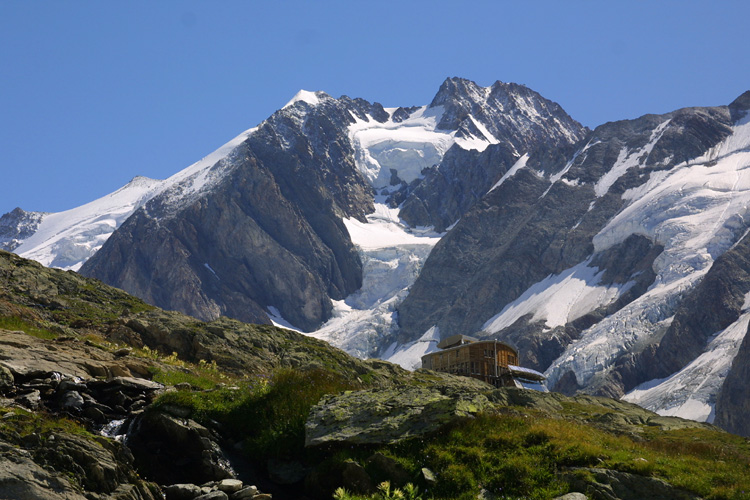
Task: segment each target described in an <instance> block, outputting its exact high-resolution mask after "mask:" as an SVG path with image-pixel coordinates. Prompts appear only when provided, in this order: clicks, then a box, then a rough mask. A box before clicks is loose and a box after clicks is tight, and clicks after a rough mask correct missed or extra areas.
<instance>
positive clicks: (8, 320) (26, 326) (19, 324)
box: [0, 316, 57, 340]
mask: <svg viewBox="0 0 750 500" xmlns="http://www.w3.org/2000/svg"><path fill="white" fill-rule="evenodd" d="M0 328H3V329H5V330H20V331H22V332H24V333H26V334H28V335H31V336H33V337H38V338H40V339H45V340H52V339H56V338H57V334H56V333H54V332H51V331H49V330H46V329H44V328H38V327H36V326H34V325H33V324H32V323H30V322H28V321H26V320H23V319H21V318H19V317H18V316H0Z"/></svg>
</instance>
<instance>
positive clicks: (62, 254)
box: [0, 129, 252, 271]
mask: <svg viewBox="0 0 750 500" xmlns="http://www.w3.org/2000/svg"><path fill="white" fill-rule="evenodd" d="M250 133H252V129H251V130H248V131H246V132H244V133H242V134H240V135H239V136H237V137H236V138H235V139H233V140H231V141H230V142H228V143H227V144H225V145H224V146H222V147H221V148H219V149H217V150H216V151H214V152H213V153H212V154H210V155H208V156H206V157H205V158H203V159H202V160H200V161H198V162H196V163H194V164H193V165H191V166H190V167H188V168H186V169H185V170H182V171H181V172H179V173H177V174H175V175H173V176H172V177H170V178H168V179H166V180H155V179H149V178H147V177H142V176H137V177H135V178H133V180H131V181H130V182H129V183H128V184H127V185H125V186H123V187H122V188H120V189H118V190H117V191H115V192H114V193H111V194H108V195H107V196H104V197H102V198H99V199H98V200H95V201H92V202H90V203H87V204H85V205H82V206H80V207H76V208H73V209H71V210H66V211H64V212H58V213H42V212H25V211H24V210H22V209H20V208H16V209H15V210H13V211H11V212H9V213H7V214H5V215H3V216H2V217H1V218H0V248H2V249H3V250H7V251H12V252H16V253H17V254H19V255H21V256H23V257H26V258H28V259H33V260H36V261H37V262H40V263H41V264H44V265H45V266H50V267H58V268H61V269H70V270H73V271H77V270H78V269H79V268H80V267H81V266H82V265H83V263H84V262H86V260H88V259H89V258H90V257H91V256H92V255H94V254H95V253H96V251H97V250H99V249H100V248H101V247H102V245H103V244H104V242H105V241H107V239H108V238H109V237H110V236H112V233H114V231H115V230H116V229H117V228H118V227H120V225H121V224H122V223H123V222H124V221H125V219H127V218H128V217H130V215H132V214H133V212H135V211H136V210H137V209H138V208H140V207H142V206H143V205H144V204H145V203H146V202H148V201H149V200H150V199H151V198H153V197H155V196H156V195H159V194H163V195H164V197H165V198H167V199H171V200H174V201H173V203H175V204H177V203H186V202H188V201H189V200H190V199H191V197H193V196H195V195H197V194H198V193H200V192H201V191H202V190H204V189H206V188H207V187H209V186H210V185H211V183H213V182H215V181H216V179H217V178H219V177H220V176H221V174H220V172H222V171H223V170H224V169H223V168H222V167H223V164H224V163H223V162H222V160H224V159H225V158H226V157H227V156H228V155H229V154H230V153H231V152H232V151H233V150H234V149H235V147H236V146H237V145H238V144H239V143H240V142H241V141H242V140H243V139H244V138H246V137H247V135H249V134H250Z"/></svg>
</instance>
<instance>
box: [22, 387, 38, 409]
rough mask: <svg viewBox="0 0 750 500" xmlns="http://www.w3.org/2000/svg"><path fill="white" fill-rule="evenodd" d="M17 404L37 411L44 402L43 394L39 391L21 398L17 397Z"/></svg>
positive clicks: (23, 395)
mask: <svg viewBox="0 0 750 500" xmlns="http://www.w3.org/2000/svg"><path fill="white" fill-rule="evenodd" d="M16 402H17V403H18V404H20V405H23V406H25V407H26V408H29V409H32V410H36V409H37V408H39V405H40V404H41V402H42V398H41V394H40V393H39V391H37V390H34V391H31V392H29V393H26V394H22V395H21V396H18V397H16Z"/></svg>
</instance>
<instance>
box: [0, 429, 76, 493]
mask: <svg viewBox="0 0 750 500" xmlns="http://www.w3.org/2000/svg"><path fill="white" fill-rule="evenodd" d="M0 497H1V498H6V499H13V500H38V499H40V498H43V499H45V500H86V497H84V496H83V495H81V494H80V493H79V492H77V491H76V490H75V489H73V487H72V486H71V484H70V481H68V480H67V479H66V478H65V476H63V475H62V474H56V473H53V472H50V471H48V470H46V469H43V468H42V467H40V466H39V465H37V464H36V463H34V462H33V461H32V460H31V459H30V458H29V457H28V456H27V455H25V454H24V453H23V452H22V451H21V450H18V449H16V448H14V447H12V446H8V445H5V444H1V443H0Z"/></svg>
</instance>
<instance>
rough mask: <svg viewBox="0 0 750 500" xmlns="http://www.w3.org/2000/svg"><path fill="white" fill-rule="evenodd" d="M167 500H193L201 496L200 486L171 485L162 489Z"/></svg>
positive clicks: (188, 484) (187, 484) (186, 484)
mask: <svg viewBox="0 0 750 500" xmlns="http://www.w3.org/2000/svg"><path fill="white" fill-rule="evenodd" d="M163 490H164V493H165V494H166V496H167V500H193V499H194V498H196V497H198V496H200V495H201V494H202V492H201V488H200V486H197V485H195V484H190V483H185V484H172V485H169V486H165V487H164V488H163Z"/></svg>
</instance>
